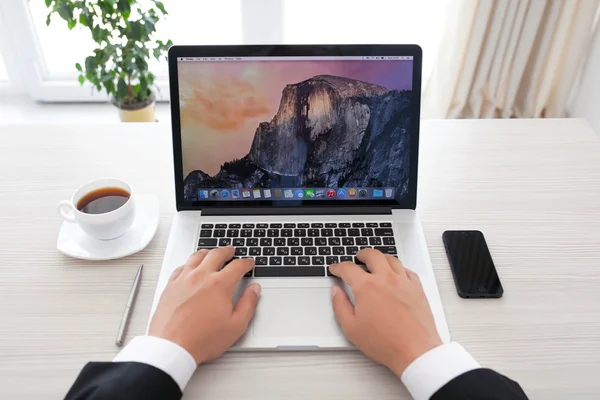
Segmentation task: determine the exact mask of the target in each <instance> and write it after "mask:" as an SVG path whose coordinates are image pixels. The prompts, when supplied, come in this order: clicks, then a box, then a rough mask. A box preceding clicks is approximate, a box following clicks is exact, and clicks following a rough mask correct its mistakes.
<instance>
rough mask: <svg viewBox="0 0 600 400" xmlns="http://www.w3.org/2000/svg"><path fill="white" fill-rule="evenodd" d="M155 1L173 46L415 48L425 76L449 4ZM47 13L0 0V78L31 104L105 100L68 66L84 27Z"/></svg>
mask: <svg viewBox="0 0 600 400" xmlns="http://www.w3.org/2000/svg"><path fill="white" fill-rule="evenodd" d="M138 1H140V2H143V1H145V0H138ZM162 1H163V4H164V5H165V8H166V9H167V11H168V12H169V16H168V17H167V18H166V19H164V20H161V21H160V23H159V24H158V25H157V28H158V32H157V38H161V39H171V40H172V41H173V43H175V44H243V43H248V44H257V43H290V44H294V43H296V44H297V43H314V44H319V43H339V44H351V43H358V44H360V43H363V44H364V43H417V44H420V45H421V47H422V48H423V51H424V54H425V55H424V66H423V67H424V74H423V76H424V78H425V79H426V78H427V77H428V76H429V73H430V71H431V69H432V67H433V65H434V62H435V56H434V55H435V54H436V52H437V48H438V46H439V44H440V39H441V33H442V28H443V18H444V17H445V8H446V5H447V3H448V2H449V1H450V0H419V1H408V0H404V1H399V0H369V1H364V0H302V1H297V0H219V1H207V0H204V1H200V0H162ZM47 14H48V9H47V8H46V6H45V2H44V1H43V0H29V1H28V0H0V36H4V38H5V40H3V41H1V40H0V41H1V42H2V43H0V44H2V46H0V53H2V54H1V56H2V57H3V60H4V62H5V63H10V64H6V65H3V64H2V62H1V60H2V58H0V80H2V79H7V72H6V70H8V72H10V73H11V81H12V82H13V83H14V82H16V83H17V84H19V82H21V83H22V84H21V86H22V87H23V88H24V90H26V91H27V92H28V93H29V95H30V96H31V97H32V98H33V99H34V100H38V101H49V102H53V101H106V100H107V98H106V94H104V93H97V92H96V91H94V90H92V88H91V86H90V85H88V84H87V83H86V84H85V85H84V86H80V85H79V83H78V82H77V71H76V70H75V63H77V62H79V63H81V62H82V61H83V60H85V57H86V56H87V55H89V54H90V53H91V52H92V51H93V49H94V48H95V43H94V42H93V41H92V39H91V37H90V34H89V32H88V31H87V29H85V28H83V27H80V26H79V25H78V26H76V27H75V28H74V29H73V30H69V29H68V28H67V26H66V23H65V22H64V21H63V20H62V19H61V18H60V17H59V16H58V15H55V16H53V17H52V23H51V24H50V26H46V16H47ZM0 39H1V38H0ZM150 68H151V69H152V70H153V71H154V72H155V74H156V75H157V81H156V82H157V84H158V86H159V88H160V92H161V94H162V99H163V100H168V93H169V91H168V82H167V72H166V71H167V68H166V62H158V61H152V62H151V63H150ZM13 75H15V76H14V78H15V80H13ZM0 90H1V89H0Z"/></svg>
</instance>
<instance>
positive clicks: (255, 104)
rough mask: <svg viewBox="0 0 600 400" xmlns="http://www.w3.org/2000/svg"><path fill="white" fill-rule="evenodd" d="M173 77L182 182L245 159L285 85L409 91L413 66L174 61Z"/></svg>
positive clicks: (403, 63)
mask: <svg viewBox="0 0 600 400" xmlns="http://www.w3.org/2000/svg"><path fill="white" fill-rule="evenodd" d="M178 73H179V100H180V107H181V141H182V149H183V176H184V177H185V176H187V174H188V173H189V172H191V171H193V170H198V169H199V170H202V171H204V172H206V173H207V174H209V175H214V174H216V173H217V172H218V171H219V168H220V166H221V165H222V164H223V163H224V162H225V161H231V160H232V159H234V158H241V157H243V156H245V155H246V154H247V153H248V150H249V149H250V146H251V144H252V139H253V138H254V132H255V131H256V128H257V127H258V124H259V123H260V122H265V121H270V120H271V119H272V118H273V116H274V115H275V114H276V113H277V109H278V108H279V101H280V99H281V93H282V91H283V88H284V87H285V86H286V85H288V84H294V83H298V82H301V81H303V80H306V79H308V78H311V77H313V76H315V75H322V74H327V75H337V76H342V77H345V78H351V79H358V80H362V81H366V82H371V83H376V84H378V85H381V86H384V87H386V88H388V89H390V90H392V89H397V90H410V89H411V88H412V61H361V60H356V61H354V60H351V61H350V60H345V61H247V62H244V61H241V62H240V61H238V62H179V63H178Z"/></svg>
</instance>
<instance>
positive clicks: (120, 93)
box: [116, 78, 127, 104]
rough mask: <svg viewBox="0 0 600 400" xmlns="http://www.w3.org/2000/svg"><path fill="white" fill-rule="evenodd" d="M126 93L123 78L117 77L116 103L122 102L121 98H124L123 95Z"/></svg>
mask: <svg viewBox="0 0 600 400" xmlns="http://www.w3.org/2000/svg"><path fill="white" fill-rule="evenodd" d="M126 95H127V84H126V83H125V80H124V79H123V78H119V81H118V82H117V96H116V98H117V102H118V104H123V100H124V99H125V96H126Z"/></svg>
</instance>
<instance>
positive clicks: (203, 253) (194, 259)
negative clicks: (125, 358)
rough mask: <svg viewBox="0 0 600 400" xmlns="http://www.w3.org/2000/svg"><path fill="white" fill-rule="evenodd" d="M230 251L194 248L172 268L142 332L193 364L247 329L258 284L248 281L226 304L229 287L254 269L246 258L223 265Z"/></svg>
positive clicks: (221, 349)
mask: <svg viewBox="0 0 600 400" xmlns="http://www.w3.org/2000/svg"><path fill="white" fill-rule="evenodd" d="M233 254H234V249H233V247H222V248H218V249H213V250H210V251H208V250H200V251H199V252H197V253H194V254H192V255H191V256H190V258H189V259H188V261H187V262H186V263H185V265H184V266H182V267H179V268H177V269H176V270H175V271H174V272H173V274H172V275H171V278H169V283H168V284H167V287H166V288H165V290H164V292H163V293H162V296H161V298H160V302H159V303H158V307H157V308H156V313H155V314H154V317H153V318H152V322H151V323H150V329H149V331H148V334H149V335H150V336H156V337H161V338H164V339H167V340H170V341H171V342H174V343H177V344H178V345H180V346H181V347H183V348H184V349H186V350H187V351H188V352H189V353H190V354H191V355H192V357H194V359H195V360H196V362H197V363H198V364H200V363H203V362H206V361H210V360H214V359H215V358H218V357H219V356H220V355H221V354H223V353H224V352H225V351H226V350H227V349H228V348H229V347H231V345H233V344H234V343H235V341H236V340H238V339H239V338H240V336H242V334H243V333H244V332H245V331H246V329H247V328H248V324H249V323H250V320H251V319H252V316H253V315H254V311H255V310H256V304H257V303H258V296H259V295H260V286H259V285H258V284H256V283H254V284H252V285H250V286H249V287H248V288H247V289H246V291H245V292H244V294H243V295H242V297H240V299H239V301H238V302H237V304H235V305H233V304H232V298H233V292H234V290H235V285H236V284H237V283H238V281H239V280H240V279H242V277H243V276H244V274H245V273H246V272H248V271H250V270H251V269H252V268H254V260H253V259H251V258H248V259H240V260H235V261H232V262H230V263H229V264H227V267H226V268H223V265H224V264H225V263H226V262H227V261H229V260H230V259H231V258H232V257H233ZM222 268H223V269H222Z"/></svg>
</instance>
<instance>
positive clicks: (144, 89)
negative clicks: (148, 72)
mask: <svg viewBox="0 0 600 400" xmlns="http://www.w3.org/2000/svg"><path fill="white" fill-rule="evenodd" d="M140 94H141V95H142V96H146V95H147V94H148V82H147V81H146V78H145V77H144V76H143V75H142V76H140Z"/></svg>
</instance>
